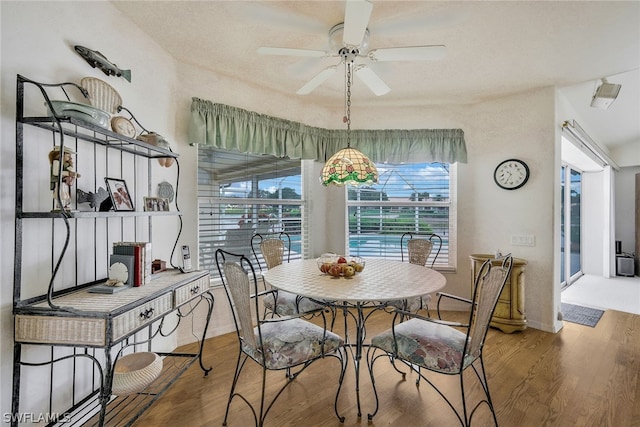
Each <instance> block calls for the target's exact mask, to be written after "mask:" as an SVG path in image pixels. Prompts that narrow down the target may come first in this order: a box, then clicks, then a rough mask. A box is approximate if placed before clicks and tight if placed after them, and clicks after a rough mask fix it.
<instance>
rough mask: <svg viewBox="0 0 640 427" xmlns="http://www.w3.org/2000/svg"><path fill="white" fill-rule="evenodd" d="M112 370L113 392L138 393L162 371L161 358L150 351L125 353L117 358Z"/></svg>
mask: <svg viewBox="0 0 640 427" xmlns="http://www.w3.org/2000/svg"><path fill="white" fill-rule="evenodd" d="M113 372H114V373H113V386H112V387H111V392H112V393H113V394H115V395H118V396H125V395H128V394H134V393H139V392H140V391H142V390H144V389H145V387H147V386H148V385H149V384H151V383H152V382H153V381H154V380H155V379H156V378H158V376H159V375H160V372H162V358H161V357H160V356H158V355H157V354H156V353H151V352H139V353H132V354H127V355H126V356H123V357H121V358H120V359H118V361H117V362H116V366H115V368H114V370H113Z"/></svg>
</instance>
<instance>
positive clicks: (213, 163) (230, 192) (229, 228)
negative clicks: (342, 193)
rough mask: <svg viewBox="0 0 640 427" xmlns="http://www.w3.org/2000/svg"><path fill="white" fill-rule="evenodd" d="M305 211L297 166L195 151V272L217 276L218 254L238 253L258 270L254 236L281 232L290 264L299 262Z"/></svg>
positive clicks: (228, 153)
mask: <svg viewBox="0 0 640 427" xmlns="http://www.w3.org/2000/svg"><path fill="white" fill-rule="evenodd" d="M304 205H305V203H304V199H303V196H302V177H301V162H300V160H290V159H281V158H277V157H274V156H269V155H250V154H243V153H239V152H233V151H225V150H220V149H216V148H212V147H198V211H199V215H198V239H199V249H200V268H201V269H208V270H209V271H210V272H211V275H212V277H216V276H218V270H217V267H216V264H215V251H216V250H217V249H218V248H222V249H224V250H227V251H229V252H233V253H241V254H243V255H245V256H247V257H248V258H249V259H251V260H252V261H253V262H254V266H255V267H256V268H258V266H257V264H255V262H256V260H255V259H254V258H253V252H252V250H251V238H252V237H253V235H254V234H256V233H259V234H261V235H262V236H263V237H267V236H276V237H277V236H278V235H279V233H280V232H286V233H287V234H288V235H289V236H290V238H291V259H297V258H301V257H302V253H303V246H304V242H305V241H306V236H305V235H304V234H305V233H304V232H303V227H302V222H303V217H304ZM258 256H259V254H258Z"/></svg>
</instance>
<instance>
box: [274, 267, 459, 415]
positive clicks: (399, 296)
mask: <svg viewBox="0 0 640 427" xmlns="http://www.w3.org/2000/svg"><path fill="white" fill-rule="evenodd" d="M263 277H264V281H265V283H266V284H268V285H270V286H272V287H274V288H276V289H281V290H283V291H286V292H291V293H294V294H297V295H300V296H303V297H307V298H310V299H313V300H315V301H320V302H323V303H325V304H327V305H328V306H332V307H337V308H344V309H345V310H344V312H345V316H346V313H350V314H351V315H352V316H353V318H354V319H355V323H356V340H355V343H350V342H349V338H348V334H347V329H346V317H345V342H346V345H348V346H349V347H350V348H353V347H355V352H353V349H352V356H353V361H354V366H355V379H356V381H355V383H356V401H357V408H358V417H361V416H362V410H361V408H360V359H361V358H362V348H363V346H364V345H365V344H364V338H365V335H366V334H365V321H366V316H365V314H364V310H365V309H367V308H383V307H386V306H387V304H388V303H389V302H392V301H403V300H406V299H410V298H413V297H419V296H422V295H426V294H430V293H434V292H437V291H439V290H441V289H442V288H444V286H445V284H446V282H447V281H446V278H445V277H444V276H443V275H442V274H441V273H439V272H438V271H436V270H433V269H431V268H428V267H425V266H421V265H417V264H411V263H408V262H400V261H393V260H385V259H375V258H368V259H366V260H365V267H364V270H362V271H361V272H359V273H356V274H355V276H351V277H333V276H330V275H328V274H325V273H322V272H321V271H320V269H319V267H318V264H317V261H316V260H315V259H307V260H296V261H291V262H288V263H282V264H280V265H278V266H276V267H274V268H272V269H269V270H268V271H265V272H263ZM350 308H352V309H355V313H353V314H352V313H351V312H350V311H349V310H348V309H350Z"/></svg>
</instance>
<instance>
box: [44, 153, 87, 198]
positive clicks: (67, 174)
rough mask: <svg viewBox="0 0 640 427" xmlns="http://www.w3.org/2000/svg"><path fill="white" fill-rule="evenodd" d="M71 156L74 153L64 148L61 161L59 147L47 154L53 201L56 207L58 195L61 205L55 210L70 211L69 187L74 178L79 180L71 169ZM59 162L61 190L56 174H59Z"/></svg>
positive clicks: (78, 175) (72, 168)
mask: <svg viewBox="0 0 640 427" xmlns="http://www.w3.org/2000/svg"><path fill="white" fill-rule="evenodd" d="M73 154H76V152H75V151H73V150H72V149H70V148H69V147H64V152H63V154H62V159H61V156H60V147H59V146H57V147H54V149H53V150H51V151H50V152H49V165H50V166H51V186H50V188H51V190H53V199H54V200H56V206H57V204H58V194H59V195H60V202H61V203H62V206H57V209H64V210H70V209H71V186H72V185H73V183H74V182H75V180H76V178H80V174H79V173H77V172H76V171H75V169H74V167H73ZM61 160H62V188H58V173H59V172H60V161H61Z"/></svg>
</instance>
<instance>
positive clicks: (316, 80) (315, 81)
mask: <svg viewBox="0 0 640 427" xmlns="http://www.w3.org/2000/svg"><path fill="white" fill-rule="evenodd" d="M337 69H338V66H337V65H331V66H330V67H327V68H325V69H324V70H322V71H320V72H319V73H318V74H316V75H315V76H314V77H313V78H312V79H311V80H309V81H308V82H307V83H306V84H305V85H304V86H302V87H301V88H300V89H298V91H297V92H296V93H297V94H298V95H308V94H309V93H311V91H312V90H314V89H315V88H317V87H318V86H320V85H321V84H322V83H324V82H325V81H326V80H327V79H328V78H329V77H331V76H333V75H334V74H335V73H336V70H337Z"/></svg>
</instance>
